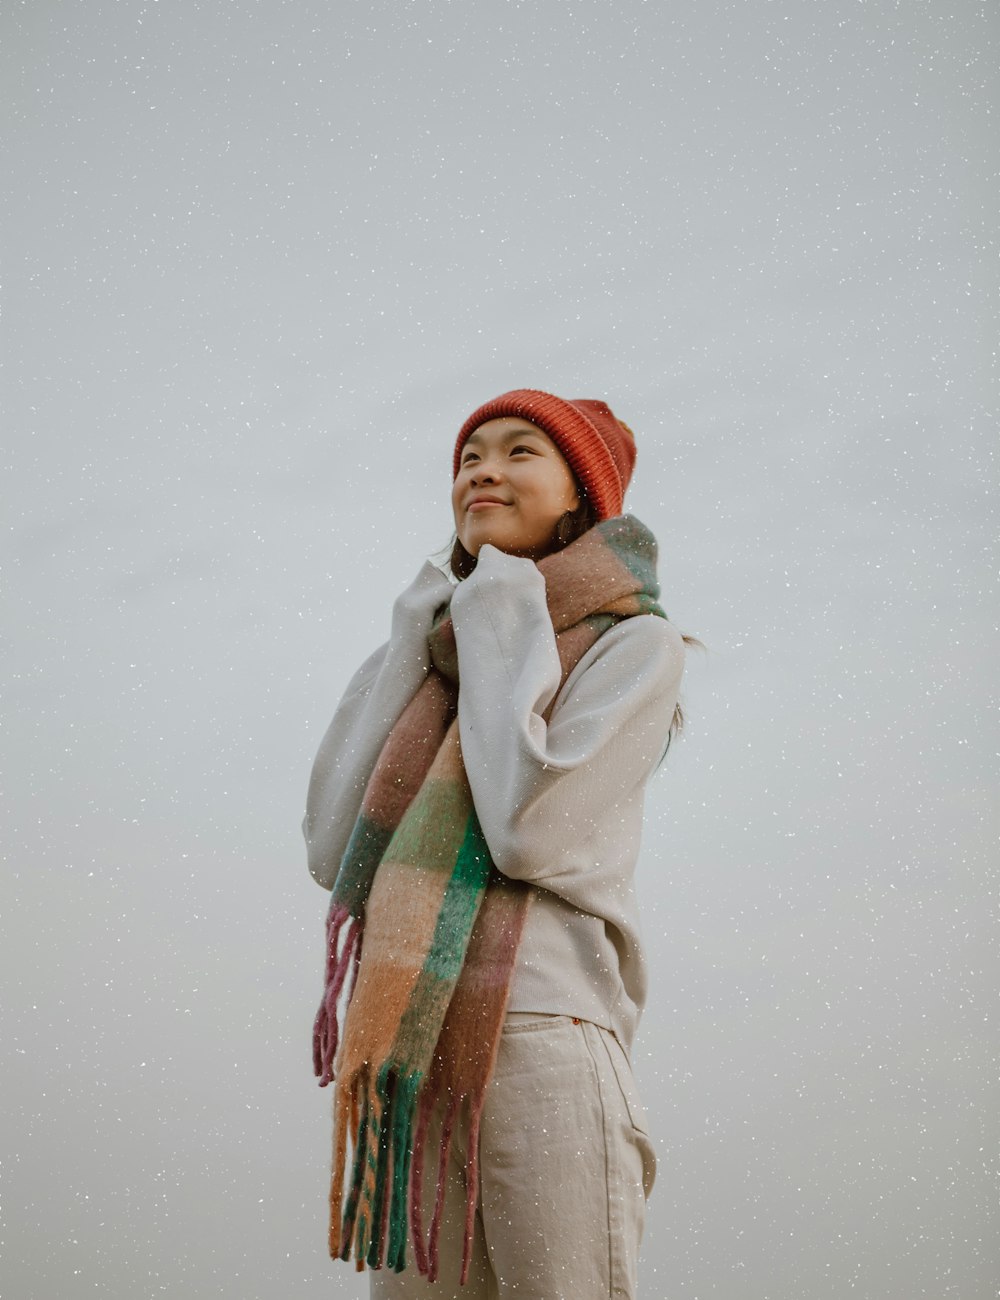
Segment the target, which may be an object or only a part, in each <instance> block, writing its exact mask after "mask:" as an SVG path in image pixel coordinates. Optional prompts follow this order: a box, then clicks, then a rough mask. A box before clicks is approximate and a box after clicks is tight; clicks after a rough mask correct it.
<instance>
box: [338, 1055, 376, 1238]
mask: <svg viewBox="0 0 1000 1300" xmlns="http://www.w3.org/2000/svg"><path fill="white" fill-rule="evenodd" d="M360 1092H361V1103H360V1110H361V1114H360V1117H359V1119H358V1127H357V1140H356V1142H355V1145H354V1167H353V1169H352V1170H351V1187H350V1191H349V1192H348V1194H347V1207H346V1209H345V1210H344V1221H343V1235H342V1236H341V1239H340V1258H341V1259H344V1260H346V1259H350V1257H351V1242H352V1241H353V1239H354V1230H355V1225H356V1223H357V1218H358V1208H359V1206H360V1204H361V1184H362V1180H363V1178H364V1172H365V1165H366V1164H367V1159H368V1110H369V1107H368V1089H367V1086H366V1084H365V1081H364V1080H361V1083H360Z"/></svg>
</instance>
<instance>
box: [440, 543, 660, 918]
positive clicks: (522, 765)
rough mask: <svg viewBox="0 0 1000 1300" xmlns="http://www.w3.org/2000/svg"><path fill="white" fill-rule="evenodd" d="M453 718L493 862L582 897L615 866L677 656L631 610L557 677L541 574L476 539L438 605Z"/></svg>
mask: <svg viewBox="0 0 1000 1300" xmlns="http://www.w3.org/2000/svg"><path fill="white" fill-rule="evenodd" d="M451 611H452V619H453V622H454V626H455V637H456V642H457V645H458V656H459V670H460V676H461V683H460V687H459V726H460V734H461V741H462V753H463V757H464V761H465V768H466V771H467V773H468V776H469V782H470V784H471V786H472V792H473V798H474V800H475V804H476V810H477V812H478V814H479V819H480V822H481V824H482V827H483V832H484V834H485V836H486V842H487V844H488V845H489V847H490V853H491V855H492V857H493V860H494V862H495V863H496V865H497V867H498V869H499V870H500V871H502V872H503V873H504V874H505V875H508V876H514V877H518V878H520V879H522V880H528V881H531V882H533V883H534V884H537V885H540V886H543V887H544V888H547V889H550V890H552V891H553V892H556V893H558V894H560V895H562V896H563V897H565V898H566V899H568V900H569V901H571V902H573V903H574V904H575V905H577V906H581V907H587V905H588V900H589V899H590V898H591V897H592V896H593V890H594V889H597V890H606V889H607V888H608V887H609V886H611V885H612V882H613V881H614V880H616V879H620V872H621V870H622V865H623V861H622V851H621V849H622V844H621V841H622V840H623V839H625V840H629V841H630V842H631V841H632V840H633V838H634V840H635V844H636V847H637V843H638V841H637V836H638V824H639V822H640V821H641V807H642V791H643V787H644V785H645V782H646V779H647V778H648V776H649V774H650V772H651V771H652V769H653V768H654V767H655V765H656V763H657V761H658V760H659V758H660V757H661V756H662V754H663V751H664V748H665V746H666V743H667V733H668V730H669V727H670V723H671V719H672V717H673V712H674V706H675V705H676V703H677V696H678V692H679V690H680V681H681V675H682V673H683V668H684V642H683V639H682V638H681V636H680V633H679V632H678V631H677V629H676V628H674V627H673V626H672V624H670V623H668V622H667V621H666V620H665V619H661V618H658V617H655V616H653V615H648V614H644V615H637V616H636V617H633V618H629V619H625V620H623V621H622V622H621V623H619V624H617V625H616V626H614V627H613V628H611V629H610V630H609V631H608V632H606V633H605V634H604V635H603V636H602V637H600V638H599V639H598V641H597V642H596V643H595V645H594V646H592V647H591V649H590V650H589V651H588V652H587V654H586V655H584V657H583V658H582V659H581V660H580V662H579V664H578V665H577V666H576V668H575V669H574V670H573V672H572V673H571V674H570V676H569V678H568V679H567V681H566V684H565V686H564V687H563V690H562V692H561V695H560V698H559V700H558V702H557V704H556V707H555V709H554V710H553V713H552V717H551V721H550V722H548V723H546V721H545V719H544V717H543V716H542V715H543V713H544V711H545V709H546V708H547V706H548V705H549V703H550V702H551V701H552V699H553V696H554V693H555V692H556V690H557V689H558V686H559V674H560V670H559V659H558V654H557V651H556V644H555V635H554V633H553V630H552V624H551V622H550V620H549V616H548V611H547V608H546V602H545V583H544V579H543V578H542V575H541V573H540V572H539V571H538V569H537V568H536V566H535V565H534V564H533V563H532V562H531V561H530V560H525V559H521V558H519V557H516V556H510V555H506V554H504V553H503V552H501V551H498V550H497V549H496V548H495V547H492V546H484V547H483V548H482V550H481V551H480V554H479V563H478V565H477V567H476V569H475V572H474V573H473V574H472V575H471V576H470V577H469V578H467V579H466V580H465V581H464V582H463V583H461V584H460V586H459V588H458V589H457V591H456V592H455V595H454V597H453V599H452V605H451Z"/></svg>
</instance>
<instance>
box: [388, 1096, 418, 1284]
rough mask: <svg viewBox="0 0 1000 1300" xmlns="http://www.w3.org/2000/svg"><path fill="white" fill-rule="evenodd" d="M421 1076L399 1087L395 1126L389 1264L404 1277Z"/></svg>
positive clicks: (393, 1129)
mask: <svg viewBox="0 0 1000 1300" xmlns="http://www.w3.org/2000/svg"><path fill="white" fill-rule="evenodd" d="M421 1077H422V1076H421V1075H419V1074H411V1075H410V1076H409V1077H408V1078H405V1079H402V1080H400V1081H399V1082H398V1083H397V1085H396V1086H397V1093H396V1113H395V1117H394V1119H393V1123H392V1208H391V1210H390V1212H389V1248H388V1251H387V1253H386V1260H385V1262H386V1264H387V1265H388V1267H389V1268H392V1269H395V1271H396V1272H397V1273H401V1272H402V1271H403V1269H404V1268H405V1267H406V1231H407V1226H408V1217H407V1203H406V1198H407V1192H408V1190H409V1183H410V1157H411V1154H412V1145H411V1141H412V1137H413V1115H414V1111H415V1110H416V1107H417V1092H418V1089H419V1087H420V1082H421Z"/></svg>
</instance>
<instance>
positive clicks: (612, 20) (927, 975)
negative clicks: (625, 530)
mask: <svg viewBox="0 0 1000 1300" xmlns="http://www.w3.org/2000/svg"><path fill="white" fill-rule="evenodd" d="M0 14H2V17H0V31H2V49H0V107H2V112H3V121H4V124H5V129H4V133H3V145H2V148H3V158H4V172H5V175H6V176H7V183H6V184H5V185H4V186H3V187H2V196H0V214H2V238H3V252H2V255H3V263H4V274H3V289H2V297H3V318H2V325H0V329H2V331H3V333H2V348H3V364H4V374H5V377H4V381H3V383H4V389H3V402H4V406H5V408H6V414H5V416H4V420H3V425H4V433H5V439H4V441H5V444H6V450H5V462H6V463H5V481H6V484H7V501H8V508H7V512H6V520H7V526H8V529H9V541H8V543H7V549H6V552H5V564H4V569H5V577H6V594H5V602H6V612H5V618H4V626H5V629H6V633H5V642H4V651H3V654H4V667H5V670H6V672H5V675H6V677H7V678H8V687H7V705H6V711H7V720H8V726H7V736H8V741H9V753H8V758H7V762H6V776H5V781H4V788H5V796H4V798H5V800H6V810H5V811H4V814H3V821H4V826H5V856H6V862H7V866H6V879H7V881H8V882H9V884H10V887H11V894H12V897H11V899H10V902H9V904H8V906H6V907H5V908H4V917H5V923H6V931H5V934H4V937H3V941H2V951H3V956H4V989H5V997H4V1003H5V1012H4V1016H5V1023H4V1026H3V1041H4V1043H5V1045H6V1046H7V1049H8V1055H7V1066H8V1069H7V1075H6V1076H5V1082H4V1087H3V1093H4V1101H5V1106H4V1112H5V1119H4V1124H5V1132H4V1134H3V1148H4V1150H5V1152H6V1153H7V1158H6V1162H5V1163H6V1174H5V1179H4V1197H3V1202H4V1208H3V1214H4V1229H5V1232H4V1235H5V1238H6V1244H5V1246H4V1249H3V1258H2V1262H0V1270H2V1279H3V1282H4V1283H6V1285H5V1286H4V1288H3V1290H4V1294H8V1293H9V1294H10V1295H11V1297H17V1300H50V1298H51V1297H53V1296H58V1297H60V1300H74V1298H75V1297H77V1296H80V1297H82V1296H87V1297H107V1298H109V1300H136V1298H137V1297H146V1296H149V1297H153V1296H158V1295H161V1294H165V1295H177V1296H180V1295H183V1296H184V1297H185V1298H186V1300H202V1298H205V1300H208V1298H209V1297H219V1298H220V1300H223V1298H224V1300H277V1297H279V1296H281V1297H284V1296H289V1295H290V1296H294V1297H296V1298H297V1300H299V1298H301V1300H305V1298H306V1297H317V1298H319V1297H328V1296H344V1297H351V1296H354V1295H361V1294H364V1293H365V1289H364V1287H363V1285H362V1284H360V1283H359V1282H358V1280H357V1279H356V1277H355V1275H354V1274H353V1273H352V1272H350V1270H348V1269H346V1268H345V1267H344V1266H339V1265H333V1264H331V1263H330V1262H329V1261H328V1259H327V1258H326V1255H325V1202H324V1197H325V1185H326V1179H327V1169H328V1159H329V1136H330V1120H329V1114H328V1110H329V1106H328V1103H329V1096H328V1092H327V1091H326V1090H324V1091H320V1090H319V1089H317V1088H316V1087H315V1083H314V1080H313V1078H312V1073H311V1064H310V1031H311V1022H312V1017H313V1012H314V1009H315V1005H316V1002H317V999H318V996H319V992H320V982H321V953H322V927H323V916H324V912H325V905H326V895H325V894H323V893H322V892H321V891H320V890H319V889H318V888H317V887H316V885H315V884H313V882H312V881H311V880H310V879H309V877H308V875H307V873H306V868H305V855H304V849H303V846H302V843H301V839H300V832H299V822H300V819H301V815H302V810H303V803H304V798H305V785H306V781H307V778H308V773H309V767H310V764H311V761H312V757H313V754H314V752H315V749H316V746H317V745H318V743H319V739H320V736H321V734H322V731H323V729H324V727H325V725H326V723H327V721H328V719H329V716H330V714H331V712H332V710H333V707H334V705H335V704H336V701H337V698H338V697H339V694H340V691H341V690H342V689H343V686H344V685H345V683H346V681H347V678H348V676H349V675H350V673H351V672H352V671H353V669H354V668H355V667H356V666H357V664H358V662H359V661H360V660H361V658H363V657H364V655H365V654H367V653H368V651H369V650H371V649H372V648H374V646H375V645H376V644H377V643H378V642H379V641H381V640H382V639H384V637H385V635H386V634H387V632H388V615H389V608H390V606H391V602H392V599H393V598H394V596H395V594H396V593H397V592H398V591H399V590H400V589H402V587H404V586H405V585H406V584H407V583H408V582H409V580H410V578H411V577H412V576H413V574H414V572H415V571H416V569H417V567H418V566H419V564H420V563H421V561H422V559H423V558H424V556H425V555H427V554H428V553H430V552H433V551H435V550H437V549H438V548H439V547H441V546H442V545H443V544H444V543H445V542H446V541H447V540H448V538H449V536H450V522H451V521H450V514H449V506H448V489H449V463H450V453H451V445H452V441H453V438H454V434H455V432H456V430H457V428H458V426H459V425H460V424H461V422H462V420H463V419H464V417H465V415H467V414H468V412H469V411H470V410H471V409H472V408H473V407H474V406H475V405H478V404H479V402H481V401H483V400H485V399H486V398H488V397H491V396H494V395H495V394H497V393H499V392H502V391H504V390H505V389H507V388H511V387H518V386H531V387H540V388H546V389H550V390H552V391H555V392H557V393H561V394H563V395H565V396H574V397H575V396H581V397H584V396H585V397H603V398H605V399H606V400H608V401H609V402H610V403H611V405H612V406H613V407H614V409H615V410H616V411H617V412H619V413H620V414H621V415H622V417H623V418H624V419H626V420H627V421H628V423H629V424H630V425H631V426H632V427H633V428H634V429H635V430H636V434H637V439H638V446H639V459H638V464H637V470H636V478H635V481H634V485H633V488H632V490H631V493H630V496H629V499H628V502H627V505H628V508H629V509H631V510H632V511H633V512H634V513H635V514H637V515H638V516H639V517H640V518H641V519H643V520H644V521H645V522H646V523H648V524H649V526H650V527H652V528H653V530H654V531H655V532H656V534H657V536H658V538H659V540H660V546H661V577H662V585H663V598H664V604H665V606H666V608H667V610H668V612H669V614H670V615H671V617H672V618H673V620H674V621H675V622H676V623H677V624H678V625H679V626H680V628H681V629H682V630H683V631H685V632H689V633H693V634H695V635H696V636H698V637H700V638H701V639H702V640H704V641H705V642H706V644H707V646H708V648H709V649H708V653H707V654H702V653H700V652H692V653H691V654H690V655H689V659H688V668H687V673H686V677H685V683H684V691H683V695H682V702H683V704H684V706H685V709H686V712H687V714H688V718H689V723H688V729H687V732H686V734H685V735H684V737H683V739H682V740H681V741H680V742H679V743H678V744H677V746H676V747H675V748H673V749H672V750H671V753H670V755H669V757H668V760H667V763H666V764H665V765H664V767H663V769H662V770H661V772H660V774H659V776H658V778H657V780H656V782H655V783H654V785H653V787H652V789H651V792H650V797H649V805H648V819H647V833H646V837H645V841H644V848H643V854H642V860H641V864H640V888H641V891H642V897H643V902H644V913H645V917H646V926H647V937H648V940H649V946H650V950H651V956H652V961H653V995H652V998H651V1001H650V1003H649V1005H648V1007H647V1011H646V1015H645V1019H644V1021H643V1027H642V1031H641V1037H640V1041H639V1043H638V1047H637V1053H636V1065H637V1070H638V1073H639V1078H640V1082H641V1084H642V1087H643V1091H644V1094H645V1098H646V1101H647V1105H648V1109H649V1111H650V1120H651V1124H652V1128H653V1131H654V1135H655V1138H656V1140H657V1143H658V1150H659V1156H660V1173H659V1180H658V1184H657V1187H656V1189H655V1191H654V1194H653V1199H652V1201H651V1203H650V1211H649V1219H648V1230H647V1238H646V1244H645V1265H644V1277H643V1290H642V1296H643V1297H644V1300H666V1298H667V1297H669V1300H705V1298H706V1297H717V1298H718V1300H743V1298H746V1300H803V1297H809V1300H828V1298H829V1300H841V1298H842V1297H845V1296H848V1295H850V1296H852V1297H857V1298H858V1300H912V1297H914V1296H926V1297H929V1298H930V1300H940V1298H942V1297H955V1298H956V1300H985V1298H986V1297H987V1296H993V1295H994V1294H995V1285H996V1278H997V1276H1000V1262H998V1260H997V1257H996V1256H997V1248H996V1243H997V1240H998V1224H997V1214H996V1195H995V1174H996V1158H997V1138H998V1133H997V1124H996V1120H995V1115H996V1113H997V1111H998V1102H1000V1098H998V1096H997V1090H996V1087H995V1084H994V1082H993V1079H994V1076H995V1070H994V1068H993V1055H992V1043H991V1039H990V1029H989V1025H988V1018H989V1016H990V1014H991V1013H992V1012H993V1011H994V1010H995V987H996V978H997V969H996V958H995V949H996V931H995V929H994V928H992V925H993V923H992V922H991V921H990V917H989V914H990V911H991V907H992V904H993V901H994V899H995V890H993V889H991V885H990V879H989V878H990V875H991V872H992V870H993V868H994V867H995V863H996V836H997V830H998V826H997V821H998V818H997V798H996V794H997V766H996V749H997V746H996V678H995V662H996V638H995V622H996V612H997V588H996V582H995V572H996V560H997V545H996V538H997V515H996V510H995V501H996V491H997V478H996V465H995V452H996V392H995V388H993V387H991V381H992V379H994V378H995V374H994V375H991V371H990V368H989V366H990V356H991V349H992V343H993V341H994V339H995V337H996V327H997V312H996V306H997V297H996V288H997V277H996V262H995V256H996V247H995V237H996V214H997V190H996V185H995V177H996V174H997V162H998V159H997V150H996V139H997V132H996V125H995V117H994V120H993V122H992V126H990V121H991V110H992V112H993V113H994V114H995V109H996V94H995V91H996V67H997V55H998V50H997V25H998V24H997V14H996V10H995V8H994V7H993V6H992V5H990V4H985V3H977V2H975V0H958V2H957V3H955V4H952V5H948V6H942V5H939V4H931V3H926V2H925V0H910V2H908V3H903V4H899V3H890V2H889V0H869V2H868V3H857V2H856V0H851V2H850V3H848V2H847V0H825V2H824V3H810V2H806V0H800V2H799V3H792V2H791V0H742V2H741V3H736V2H730V3H726V2H724V0H708V2H707V3H701V4H697V5H686V6H676V5H667V4H660V3H657V4H653V3H640V2H639V0H616V3H614V4H612V3H610V2H608V3H599V2H598V0H535V2H534V3H516V2H514V0H493V2H492V3H485V2H483V0H463V2H462V3H458V2H457V0H456V2H455V3H448V2H447V0H393V3H388V2H387V0H373V2H369V3H364V4H362V3H357V2H356V0H337V3H336V4H332V5H330V4H318V3H314V2H313V0H296V3H291V2H290V0H289V2H286V3H281V2H280V0H257V2H256V3H255V2H254V0H231V2H229V3H222V2H221V0H220V2H219V3H215V4H209V3H194V2H188V3H184V2H183V0H176V2H173V3H170V2H168V0H158V2H157V0H152V2H151V3H144V2H142V0H121V2H120V3H116V4H111V3H106V2H104V0H93V2H92V3H87V2H85V0H84V2H76V3H73V2H70V0H38V2H36V3H30V4H17V3H14V0H6V2H5V3H4V4H3V5H2V9H0Z"/></svg>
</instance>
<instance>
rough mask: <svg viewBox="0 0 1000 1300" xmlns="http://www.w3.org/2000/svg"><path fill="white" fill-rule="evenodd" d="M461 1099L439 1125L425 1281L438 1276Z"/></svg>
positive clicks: (450, 1106)
mask: <svg viewBox="0 0 1000 1300" xmlns="http://www.w3.org/2000/svg"><path fill="white" fill-rule="evenodd" d="M461 1100H462V1099H461V1097H452V1098H451V1100H450V1101H449V1102H448V1109H447V1110H446V1111H445V1113H444V1121H443V1123H442V1125H441V1160H440V1162H439V1164H438V1184H437V1195H436V1197H435V1200H434V1215H433V1217H432V1219H431V1235H430V1241H429V1242H428V1247H427V1265H428V1267H427V1281H428V1282H436V1281H437V1275H438V1240H439V1238H440V1236H441V1216H442V1213H443V1211H444V1190H445V1185H446V1183H447V1179H448V1157H449V1155H450V1154H451V1134H452V1128H453V1126H454V1123H455V1112H456V1111H457V1110H458V1107H459V1103H460V1102H461Z"/></svg>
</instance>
